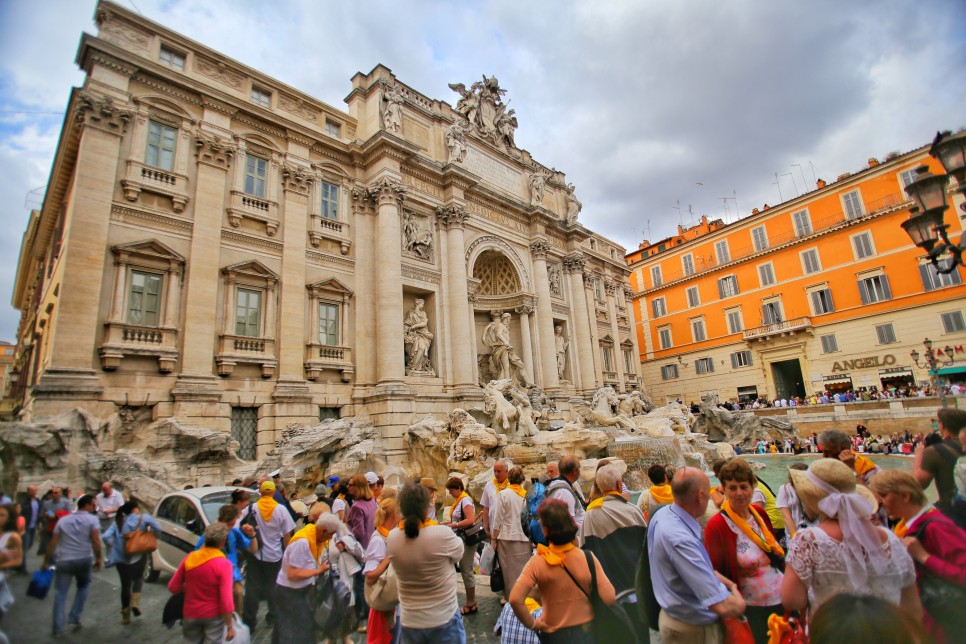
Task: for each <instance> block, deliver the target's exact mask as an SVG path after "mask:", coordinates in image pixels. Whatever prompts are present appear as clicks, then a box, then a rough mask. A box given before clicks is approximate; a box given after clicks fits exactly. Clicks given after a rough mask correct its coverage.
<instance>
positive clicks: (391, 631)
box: [362, 497, 399, 644]
mask: <svg viewBox="0 0 966 644" xmlns="http://www.w3.org/2000/svg"><path fill="white" fill-rule="evenodd" d="M397 523H399V504H398V503H397V501H396V499H395V497H392V498H386V499H383V500H382V501H380V502H379V509H378V510H376V530H375V532H373V533H372V537H371V538H370V539H369V547H368V548H366V563H365V565H364V566H363V568H362V574H363V575H365V578H366V584H367V585H369V586H372V585H375V583H376V582H377V581H378V580H379V578H380V577H382V576H383V574H386V571H387V569H388V568H389V558H388V557H387V556H386V550H387V548H388V545H389V531H390V530H392V529H393V528H395V527H396V524H397ZM398 626H399V624H398V621H397V620H396V619H395V611H381V610H376V609H375V608H372V607H371V606H370V607H369V622H368V624H367V628H366V643H367V644H390V643H391V642H392V641H393V638H394V636H395V639H397V640H398V639H399V628H398Z"/></svg>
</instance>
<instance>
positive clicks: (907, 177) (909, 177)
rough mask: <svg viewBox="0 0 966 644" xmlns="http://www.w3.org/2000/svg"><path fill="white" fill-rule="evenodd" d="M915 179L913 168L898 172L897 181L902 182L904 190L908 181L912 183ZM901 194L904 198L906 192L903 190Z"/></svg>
mask: <svg viewBox="0 0 966 644" xmlns="http://www.w3.org/2000/svg"><path fill="white" fill-rule="evenodd" d="M915 180H916V169H915V168H910V169H908V170H903V171H902V172H900V173H899V183H900V184H902V188H903V190H905V188H906V187H907V186H908V185H909V184H910V183H912V182H913V181H915ZM902 196H903V198H905V196H906V193H905V192H903V193H902Z"/></svg>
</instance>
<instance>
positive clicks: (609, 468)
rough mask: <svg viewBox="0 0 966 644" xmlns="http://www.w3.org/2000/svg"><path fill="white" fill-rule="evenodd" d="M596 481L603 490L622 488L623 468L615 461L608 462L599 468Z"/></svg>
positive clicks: (595, 477) (595, 476)
mask: <svg viewBox="0 0 966 644" xmlns="http://www.w3.org/2000/svg"><path fill="white" fill-rule="evenodd" d="M594 481H595V482H596V483H597V487H598V488H599V489H600V491H601V492H610V491H612V490H619V489H620V481H621V470H620V468H619V467H617V466H616V465H614V464H613V463H608V464H607V465H604V466H603V467H602V468H600V469H599V470H597V473H596V474H595V475H594Z"/></svg>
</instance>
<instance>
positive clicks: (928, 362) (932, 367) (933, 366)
mask: <svg viewBox="0 0 966 644" xmlns="http://www.w3.org/2000/svg"><path fill="white" fill-rule="evenodd" d="M922 346H924V347H926V352H925V353H924V354H923V355H922V359H923V362H919V352H918V351H916V350H915V349H913V350H912V351H911V352H909V357H910V358H912V361H913V362H914V363H915V364H916V366H917V367H919V368H920V369H927V368H928V370H929V378H930V380H932V383H933V385H934V386H938V388H939V404H941V405H942V406H943V407H946V392H945V390H943V386H942V382H940V383H939V384H938V385H936V376H937V375H938V371H939V368H940V367H946V366H948V365H951V364H952V363H953V358H952V355H953V348H952V347H950V346H948V345H947V346H946V347H945V348H943V350H942V351H943V353H942V357H940V356H937V355H936V352H935V351H933V350H932V340H930V339H929V338H926V339H925V340H923V341H922Z"/></svg>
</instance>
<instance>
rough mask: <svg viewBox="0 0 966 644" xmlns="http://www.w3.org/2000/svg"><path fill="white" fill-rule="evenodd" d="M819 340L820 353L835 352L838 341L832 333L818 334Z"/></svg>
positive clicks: (837, 348) (837, 347)
mask: <svg viewBox="0 0 966 644" xmlns="http://www.w3.org/2000/svg"><path fill="white" fill-rule="evenodd" d="M819 340H821V341H822V353H835V352H836V351H838V350H839V341H838V340H837V339H836V338H835V334H834V333H830V334H828V335H822V336H819Z"/></svg>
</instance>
